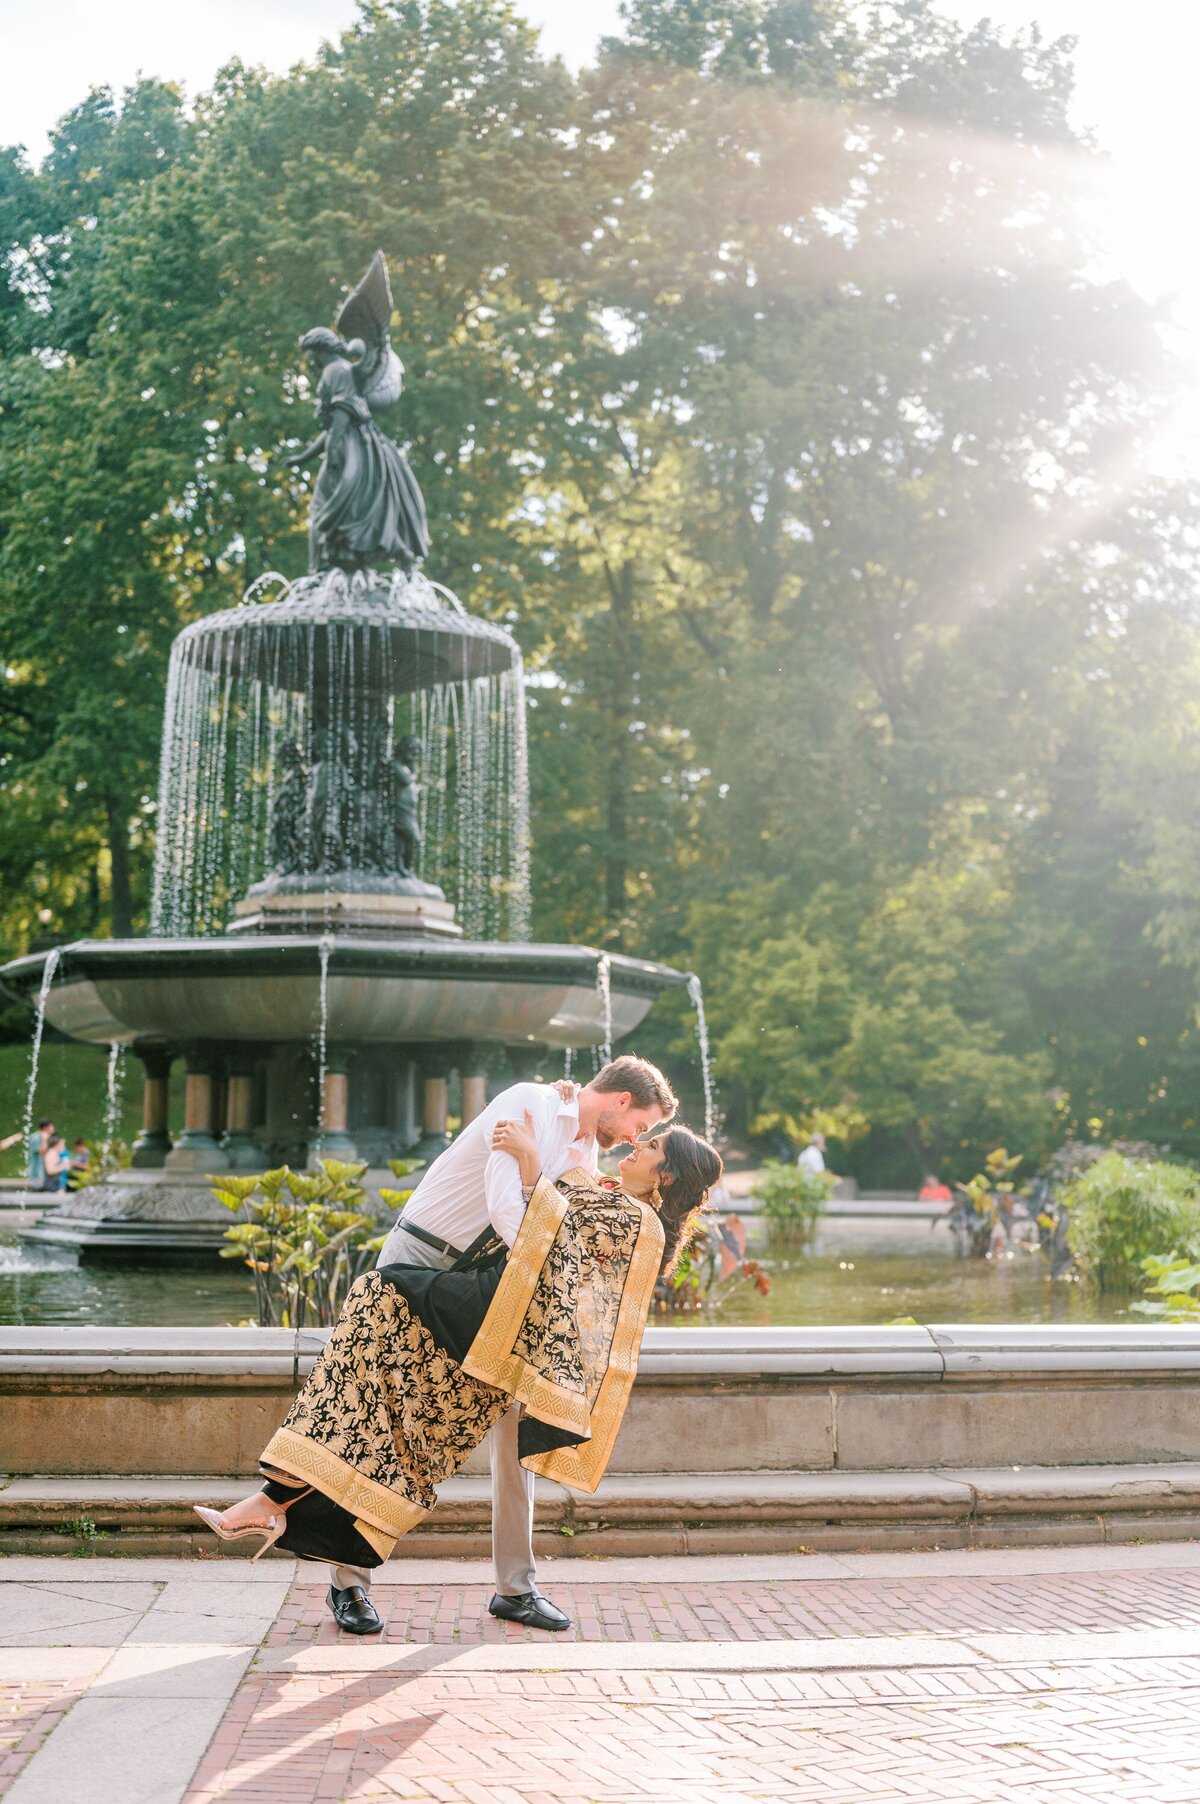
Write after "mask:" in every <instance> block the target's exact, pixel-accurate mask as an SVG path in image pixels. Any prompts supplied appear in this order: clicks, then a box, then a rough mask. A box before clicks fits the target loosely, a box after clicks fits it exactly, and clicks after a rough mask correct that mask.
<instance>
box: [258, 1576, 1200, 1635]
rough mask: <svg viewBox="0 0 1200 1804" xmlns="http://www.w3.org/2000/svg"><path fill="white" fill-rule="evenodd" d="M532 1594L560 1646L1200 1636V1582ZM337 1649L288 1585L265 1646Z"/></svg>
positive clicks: (428, 1599) (413, 1630)
mask: <svg viewBox="0 0 1200 1804" xmlns="http://www.w3.org/2000/svg"><path fill="white" fill-rule="evenodd" d="M730 1565H731V1566H735V1565H736V1562H735V1561H731V1562H730ZM559 1570H560V1571H561V1568H560V1569H559ZM543 1583H544V1584H545V1586H546V1588H547V1591H548V1592H549V1594H550V1595H551V1596H552V1597H553V1598H554V1600H555V1602H556V1603H558V1604H560V1605H561V1606H562V1608H563V1609H564V1610H566V1611H567V1613H568V1614H569V1615H570V1617H571V1618H572V1622H573V1625H574V1626H573V1628H572V1629H571V1630H569V1631H568V1632H567V1634H566V1636H565V1637H555V1640H556V1643H559V1644H561V1640H563V1639H567V1640H574V1641H724V1640H729V1641H797V1640H818V1639H825V1638H828V1637H831V1636H835V1637H843V1636H857V1635H961V1634H969V1633H972V1632H975V1633H979V1632H985V1631H986V1632H989V1633H1005V1632H1008V1633H1011V1632H1014V1631H1018V1630H1019V1631H1020V1632H1021V1633H1023V1634H1034V1633H1045V1634H1061V1633H1064V1632H1066V1631H1068V1630H1073V1631H1077V1632H1084V1631H1088V1630H1105V1629H1168V1628H1193V1627H1200V1571H1181V1572H1174V1571H1171V1572H1162V1571H1158V1572H1154V1571H1150V1572H1139V1573H1136V1574H1130V1573H1112V1572H1100V1573H1079V1572H1070V1573H1037V1574H1027V1575H1022V1576H1019V1577H1007V1576H1004V1577H997V1576H985V1577H980V1578H969V1577H962V1578H959V1577H954V1578H947V1577H942V1578H929V1579H924V1580H921V1581H919V1582H914V1581H913V1580H911V1579H905V1580H897V1579H872V1580H864V1579H830V1580H823V1581H817V1582H809V1581H806V1580H804V1579H796V1580H794V1581H792V1582H790V1583H781V1582H779V1581H774V1582H770V1583H763V1582H753V1583H739V1582H738V1581H737V1580H736V1579H733V1580H730V1581H727V1582H722V1583H716V1584H714V1583H712V1582H711V1581H709V1582H705V1583H704V1584H695V1583H692V1584H688V1583H686V1582H684V1583H681V1584H677V1585H664V1584H663V1583H662V1582H661V1581H659V1582H657V1583H652V1584H629V1583H623V1584H605V1583H604V1581H603V1580H598V1581H597V1580H594V1579H592V1578H590V1577H588V1576H585V1577H583V1578H582V1579H574V1578H568V1577H566V1576H565V1575H563V1576H559V1573H557V1572H556V1574H555V1577H554V1579H553V1581H550V1580H543ZM373 1596H374V1602H375V1604H376V1605H377V1607H378V1609H379V1613H380V1615H381V1616H382V1617H383V1618H384V1622H385V1624H386V1627H385V1630H384V1638H385V1639H386V1640H387V1641H389V1642H391V1641H403V1642H406V1643H411V1642H421V1643H425V1642H431V1643H442V1642H449V1643H455V1642H471V1643H475V1642H512V1641H527V1642H530V1643H537V1642H539V1641H542V1637H540V1636H539V1635H537V1634H536V1632H535V1631H533V1630H531V1629H522V1628H517V1627H514V1626H513V1625H512V1624H511V1623H502V1622H497V1621H496V1619H495V1617H493V1616H489V1615H488V1612H487V1601H488V1592H487V1591H486V1590H484V1589H483V1588H482V1587H481V1586H463V1585H452V1586H446V1587H441V1586H434V1585H430V1586H417V1585H411V1586H410V1585H397V1586H387V1585H383V1586H378V1587H376V1589H375V1592H374V1594H373ZM339 1640H341V1641H342V1643H343V1644H344V1641H345V1637H344V1636H341V1637H340V1636H339V1634H338V1630H337V1628H336V1627H335V1625H334V1622H333V1618H332V1617H331V1616H330V1614H329V1611H328V1610H327V1609H326V1607H325V1586H324V1584H314V1583H313V1582H312V1581H311V1580H309V1579H303V1580H300V1581H297V1583H296V1584H294V1585H293V1586H292V1588H291V1591H290V1592H289V1594H288V1599H287V1602H286V1604H285V1605H284V1607H283V1609H282V1611H281V1612H280V1614H279V1618H278V1620H277V1621H276V1624H275V1627H274V1629H273V1630H272V1631H271V1634H270V1636H269V1638H268V1646H272V1647H279V1646H293V1645H294V1646H297V1647H311V1646H312V1645H313V1643H314V1642H316V1643H317V1644H318V1645H332V1644H335V1643H337V1642H338V1641H339ZM543 1645H544V1642H543Z"/></svg>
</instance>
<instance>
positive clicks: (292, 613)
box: [176, 570, 521, 701]
mask: <svg viewBox="0 0 1200 1804" xmlns="http://www.w3.org/2000/svg"><path fill="white" fill-rule="evenodd" d="M268 580H269V579H267V578H260V584H263V583H265V582H267V581H268ZM278 580H279V581H280V582H281V583H282V582H283V578H279V579H278ZM255 588H256V589H258V590H259V593H265V590H263V589H261V588H260V587H259V585H255ZM254 592H255V591H254V590H251V591H249V592H248V593H249V594H251V595H253V594H254ZM352 628H357V629H363V630H362V631H361V632H360V633H357V634H356V635H355V637H354V639H353V640H348V639H347V638H346V636H345V635H346V630H347V629H352ZM329 629H337V637H336V639H331V638H330V637H329ZM351 646H352V647H353V649H348V647H351ZM293 647H294V648H296V652H295V653H293V651H292V648H293ZM176 648H177V652H178V654H179V655H181V656H183V657H185V658H187V657H190V658H192V659H195V658H196V657H197V655H199V656H201V657H202V658H205V661H206V662H212V663H214V664H215V666H216V667H219V669H220V671H221V673H222V675H223V677H224V678H225V679H226V680H228V679H229V678H231V677H233V676H237V677H240V678H243V679H246V680H249V681H251V682H263V683H266V684H268V685H269V686H270V687H272V688H276V689H290V688H295V689H300V690H304V691H305V692H307V693H308V694H310V695H312V696H313V697H314V698H316V699H317V700H318V701H319V700H321V699H322V698H324V697H325V696H326V695H327V694H328V693H329V692H330V691H331V690H337V689H339V688H341V687H343V686H348V687H350V688H352V689H353V690H354V691H355V692H356V693H360V694H362V693H366V694H383V695H388V694H396V695H399V694H405V693H409V692H411V691H413V690H418V689H430V688H432V687H433V686H434V685H435V684H437V683H452V682H465V681H469V680H470V679H472V678H475V677H486V676H497V675H499V674H500V673H501V672H503V671H506V670H511V669H512V668H513V667H514V666H515V665H517V664H518V663H519V662H520V655H521V654H520V650H519V648H518V646H517V642H516V640H515V639H513V637H512V636H511V634H509V633H507V632H506V631H505V630H504V628H503V627H501V626H496V625H494V624H493V623H492V622H491V621H490V620H480V619H479V618H477V617H476V616H475V615H474V614H468V613H467V611H466V610H465V608H463V606H462V604H461V603H460V602H459V601H458V600H457V599H456V597H454V596H453V595H452V594H451V593H450V591H449V590H448V589H444V588H442V587H441V585H439V584H434V583H433V582H431V581H430V580H429V578H428V577H426V576H425V575H424V574H423V573H421V572H417V573H415V574H414V575H412V576H404V575H400V574H397V575H395V576H392V577H389V576H386V575H383V574H381V573H378V572H374V571H367V572H361V573H359V574H356V575H354V576H347V575H346V574H345V572H344V571H341V570H331V571H323V572H322V573H321V574H320V575H318V576H305V577H301V578H300V579H299V580H298V581H297V582H295V583H292V584H290V585H287V586H286V588H285V590H284V593H283V595H282V598H281V599H279V600H275V601H266V600H247V601H245V602H243V603H242V605H241V606H240V607H236V608H224V609H221V610H219V611H217V612H216V613H213V614H206V615H205V616H204V618H203V619H201V620H196V621H193V623H192V624H191V626H188V627H185V628H184V630H183V632H182V633H180V635H179V637H178V639H177V640H176ZM205 648H209V649H208V651H207V655H206V650H205ZM296 653H298V654H299V655H296Z"/></svg>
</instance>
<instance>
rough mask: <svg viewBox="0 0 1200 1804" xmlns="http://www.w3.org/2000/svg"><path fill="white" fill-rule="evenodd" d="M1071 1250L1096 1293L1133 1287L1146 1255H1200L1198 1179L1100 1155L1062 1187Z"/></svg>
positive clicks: (1184, 1171) (1162, 1165)
mask: <svg viewBox="0 0 1200 1804" xmlns="http://www.w3.org/2000/svg"><path fill="white" fill-rule="evenodd" d="M1065 1201H1066V1204H1067V1208H1068V1210H1069V1212H1070V1223H1071V1228H1070V1238H1071V1248H1072V1251H1073V1252H1074V1254H1075V1257H1076V1259H1077V1260H1078V1261H1079V1264H1080V1265H1081V1266H1082V1268H1083V1270H1084V1272H1085V1273H1087V1274H1088V1275H1089V1276H1090V1277H1092V1278H1093V1279H1094V1280H1095V1281H1096V1282H1097V1283H1098V1284H1099V1286H1100V1288H1101V1289H1102V1290H1121V1289H1128V1288H1131V1287H1132V1286H1133V1284H1134V1283H1135V1282H1136V1280H1137V1276H1138V1273H1139V1271H1140V1270H1142V1269H1143V1265H1142V1262H1143V1261H1144V1260H1145V1259H1147V1258H1149V1257H1150V1256H1151V1255H1154V1254H1157V1255H1158V1256H1159V1257H1163V1256H1164V1255H1163V1252H1162V1249H1164V1248H1167V1249H1169V1251H1170V1252H1171V1253H1173V1254H1188V1255H1189V1256H1193V1255H1194V1254H1197V1253H1200V1174H1198V1173H1196V1172H1195V1171H1192V1170H1190V1169H1189V1168H1188V1167H1187V1166H1183V1165H1169V1164H1167V1163H1166V1162H1165V1161H1164V1160H1156V1161H1152V1162H1151V1161H1142V1160H1136V1159H1127V1158H1124V1157H1123V1156H1122V1155H1121V1154H1120V1153H1116V1152H1109V1153H1105V1154H1104V1156H1103V1158H1100V1159H1098V1160H1097V1161H1096V1162H1095V1164H1093V1165H1092V1166H1091V1167H1090V1168H1089V1169H1088V1170H1086V1171H1084V1172H1083V1173H1082V1175H1081V1176H1079V1177H1077V1178H1076V1179H1075V1180H1074V1181H1073V1182H1072V1183H1071V1184H1070V1185H1068V1187H1067V1190H1066V1193H1065Z"/></svg>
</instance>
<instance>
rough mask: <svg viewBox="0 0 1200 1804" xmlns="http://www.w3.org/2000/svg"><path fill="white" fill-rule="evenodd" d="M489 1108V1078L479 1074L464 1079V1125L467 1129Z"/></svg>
mask: <svg viewBox="0 0 1200 1804" xmlns="http://www.w3.org/2000/svg"><path fill="white" fill-rule="evenodd" d="M486 1108H487V1078H486V1077H483V1076H480V1075H478V1074H476V1075H473V1076H471V1077H464V1078H463V1079H462V1124H463V1126H464V1127H466V1125H467V1123H468V1122H469V1121H474V1119H475V1117H476V1116H477V1115H482V1114H483V1111H484V1110H485V1109H486Z"/></svg>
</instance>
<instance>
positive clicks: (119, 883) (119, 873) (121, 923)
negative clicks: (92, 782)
mask: <svg viewBox="0 0 1200 1804" xmlns="http://www.w3.org/2000/svg"><path fill="white" fill-rule="evenodd" d="M104 811H105V814H106V816H107V817H108V851H109V857H110V858H111V860H112V931H113V938H114V939H115V940H125V939H128V938H129V937H130V935H131V934H132V933H133V896H132V891H131V888H130V882H129V819H128V816H127V814H126V811H125V809H124V808H123V807H122V806H121V803H120V800H119V799H118V797H116V796H114V795H110V794H107V793H106V794H105V797H104Z"/></svg>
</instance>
